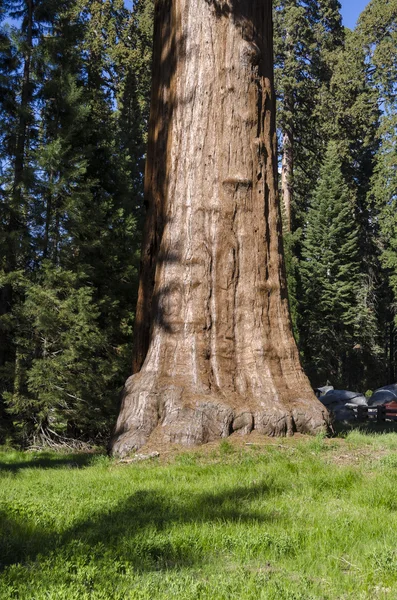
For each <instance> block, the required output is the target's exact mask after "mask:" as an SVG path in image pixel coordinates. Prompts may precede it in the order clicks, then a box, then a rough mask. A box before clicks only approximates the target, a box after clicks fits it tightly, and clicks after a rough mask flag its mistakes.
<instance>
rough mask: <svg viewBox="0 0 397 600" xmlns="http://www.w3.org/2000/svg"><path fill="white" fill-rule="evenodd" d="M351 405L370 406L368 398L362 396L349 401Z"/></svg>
mask: <svg viewBox="0 0 397 600" xmlns="http://www.w3.org/2000/svg"><path fill="white" fill-rule="evenodd" d="M349 403H350V404H355V405H356V406H368V400H367V399H366V397H365V396H364V395H363V394H361V395H360V396H355V397H354V398H351V399H350V400H349Z"/></svg>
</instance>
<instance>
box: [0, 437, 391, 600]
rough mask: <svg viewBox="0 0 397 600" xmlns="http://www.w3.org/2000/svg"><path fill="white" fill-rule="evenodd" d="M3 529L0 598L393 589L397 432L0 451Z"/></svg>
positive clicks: (281, 596) (305, 599)
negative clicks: (167, 446)
mask: <svg viewBox="0 0 397 600" xmlns="http://www.w3.org/2000/svg"><path fill="white" fill-rule="evenodd" d="M247 441H248V442H250V443H251V445H247V444H246V442H247ZM0 528H1V529H0V598H1V600H8V599H11V598H13V599H14V598H18V599H26V600H27V599H29V600H44V599H46V600H47V599H51V600H56V599H65V600H74V599H76V600H85V599H95V600H96V599H98V600H99V599H104V600H121V599H123V600H124V599H125V600H127V599H133V600H152V599H166V598H167V600H168V599H174V598H175V599H181V600H193V599H195V600H196V599H197V600H204V599H205V600H207V599H208V600H221V599H222V600H223V599H224V600H229V599H230V598H235V599H239V600H240V599H241V600H258V599H266V600H309V599H311V598H316V599H322V600H326V599H330V600H331V599H338V600H340V599H344V598H351V599H354V600H361V599H368V600H369V599H371V600H376V599H383V598H388V599H393V600H395V599H396V598H397V434H393V433H392V434H387V435H377V436H375V435H373V436H369V435H364V434H360V433H357V432H354V433H351V434H350V435H348V436H347V438H346V439H334V440H324V439H323V438H316V439H310V438H304V437H301V438H296V439H288V440H267V439H266V438H259V437H256V438H250V439H249V440H244V441H237V440H231V441H230V442H222V443H220V444H218V445H212V446H210V447H205V448H203V449H200V450H197V451H194V452H182V453H175V452H174V453H170V454H169V455H161V456H160V458H156V459H152V460H150V461H145V462H142V463H134V464H123V463H118V462H117V461H114V460H111V459H108V458H107V457H105V456H98V455H87V454H80V455H62V454H49V453H34V454H33V453H29V454H23V453H17V452H3V453H0Z"/></svg>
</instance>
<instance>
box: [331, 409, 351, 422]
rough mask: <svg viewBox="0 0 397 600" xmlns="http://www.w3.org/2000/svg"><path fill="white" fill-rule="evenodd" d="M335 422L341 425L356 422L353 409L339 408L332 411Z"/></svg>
mask: <svg viewBox="0 0 397 600" xmlns="http://www.w3.org/2000/svg"><path fill="white" fill-rule="evenodd" d="M331 413H332V415H333V418H334V421H338V422H339V423H352V422H354V421H355V420H356V418H357V417H356V413H355V412H354V410H352V409H351V408H347V407H346V406H343V405H342V406H339V407H336V408H334V409H333V410H332V411H331Z"/></svg>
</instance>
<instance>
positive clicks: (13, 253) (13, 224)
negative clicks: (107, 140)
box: [0, 0, 34, 367]
mask: <svg viewBox="0 0 397 600" xmlns="http://www.w3.org/2000/svg"><path fill="white" fill-rule="evenodd" d="M26 8H27V15H26V18H27V23H26V40H25V55H24V68H23V78H22V89H21V102H20V106H19V121H18V127H17V131H16V144H15V160H14V179H13V186H12V192H11V201H10V204H9V211H10V214H9V221H8V226H7V233H8V240H9V245H8V248H7V255H6V260H5V269H4V270H5V273H6V274H9V273H12V272H13V271H15V270H16V269H17V268H18V259H19V258H20V254H21V248H22V246H23V238H24V234H25V223H23V207H22V185H23V180H24V172H25V155H26V145H27V137H28V123H29V118H30V116H29V115H30V103H31V98H32V90H31V61H32V50H33V13H34V6H33V0H27V2H26ZM12 295H13V294H12V287H11V285H10V284H9V283H6V284H5V285H3V286H2V287H1V288H0V316H3V315H6V314H8V313H9V312H10V311H11V310H12V304H13V298H12ZM0 333H1V336H0V367H1V366H3V365H4V364H5V363H6V362H7V361H8V360H13V350H12V348H11V336H10V335H9V332H5V333H3V332H0Z"/></svg>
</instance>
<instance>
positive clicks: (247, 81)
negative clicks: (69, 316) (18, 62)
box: [112, 0, 327, 454]
mask: <svg viewBox="0 0 397 600" xmlns="http://www.w3.org/2000/svg"><path fill="white" fill-rule="evenodd" d="M154 61H155V67H154V83H153V93H152V115H151V122H150V141H149V150H148V160H147V169H146V200H147V206H148V216H147V224H146V234H145V243H144V247H143V257H142V273H141V284H140V290H139V301H138V308H137V324H136V332H135V358H134V365H135V369H136V370H137V371H138V369H140V370H139V372H137V373H136V374H135V375H133V376H132V377H131V378H130V379H129V380H128V381H127V383H126V388H125V394H124V398H123V402H122V407H121V411H120V415H119V419H118V421H117V425H116V430H115V434H114V437H113V440H112V449H113V451H114V452H116V453H119V454H125V453H127V452H130V451H132V450H136V449H138V448H139V447H141V446H142V445H143V444H145V443H146V442H147V441H148V440H149V438H150V436H151V435H152V434H153V433H154V432H156V436H160V437H161V438H162V439H163V440H165V441H170V442H181V443H184V444H198V443H203V442H208V441H210V440H214V439H216V438H220V437H225V436H227V435H229V434H230V433H231V432H233V431H240V432H242V433H246V432H249V431H251V430H252V429H256V430H258V431H260V432H263V433H264V434H269V435H284V434H288V433H293V432H294V431H303V432H317V431H321V430H324V429H325V428H326V426H327V415H326V413H325V412H324V409H323V407H322V406H321V405H320V404H319V402H318V401H317V400H316V398H315V396H314V394H313V392H312V390H311V388H310V385H309V382H308V380H307V379H306V377H305V375H304V373H303V371H302V368H301V366H300V363H299V357H298V351H297V348H296V345H295V342H294V339H293V336H292V332H291V323H290V318H289V312H288V299H287V291H286V283H285V274H284V263H283V253H282V241H281V218H280V206H279V199H278V195H277V159H276V147H275V146H276V136H275V100H274V90H273V55H272V3H271V1H270V0H229V1H218V0H160V1H158V2H157V6H156V25H155V53H154ZM157 439H158V438H157Z"/></svg>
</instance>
